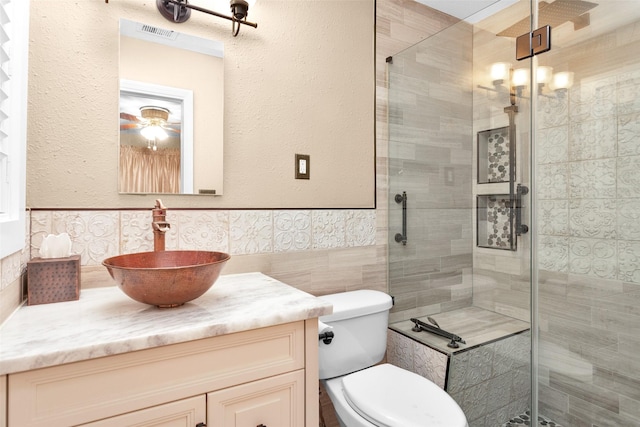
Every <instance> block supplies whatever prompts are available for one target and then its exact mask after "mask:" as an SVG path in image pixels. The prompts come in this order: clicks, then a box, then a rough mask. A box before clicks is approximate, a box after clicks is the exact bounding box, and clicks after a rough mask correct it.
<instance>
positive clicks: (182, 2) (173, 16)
mask: <svg viewBox="0 0 640 427" xmlns="http://www.w3.org/2000/svg"><path fill="white" fill-rule="evenodd" d="M156 6H157V7H158V10H159V11H160V14H161V15H162V16H164V17H165V18H166V19H167V20H169V21H171V22H175V23H182V22H185V21H187V20H188V19H189V17H190V16H191V10H192V9H193V10H197V11H198V12H204V13H208V14H209V15H213V16H217V17H218V18H223V19H228V20H229V21H231V33H232V34H233V36H234V37H235V36H237V35H238V33H239V32H240V25H241V24H242V25H248V26H250V27H253V28H258V24H256V23H254V22H249V21H247V15H248V13H249V3H248V2H247V1H246V0H231V2H230V3H229V6H230V8H231V16H228V15H223V14H221V13H218V12H215V11H213V10H209V9H205V8H203V7H200V6H195V5H192V4H189V1H188V0H156Z"/></svg>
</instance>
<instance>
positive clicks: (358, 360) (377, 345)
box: [319, 290, 468, 427]
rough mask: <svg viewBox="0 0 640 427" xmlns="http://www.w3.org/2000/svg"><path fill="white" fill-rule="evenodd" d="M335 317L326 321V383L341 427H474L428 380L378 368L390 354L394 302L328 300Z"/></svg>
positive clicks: (374, 297) (351, 295)
mask: <svg viewBox="0 0 640 427" xmlns="http://www.w3.org/2000/svg"><path fill="white" fill-rule="evenodd" d="M322 298H324V299H326V300H328V301H329V302H331V303H332V304H333V314H331V315H328V316H323V317H321V318H320V325H321V332H323V331H324V332H326V331H328V330H331V332H333V335H334V336H333V339H332V340H331V342H330V343H325V342H324V341H323V340H320V341H319V367H320V379H321V381H322V383H323V385H324V387H325V390H326V391H327V394H328V395H329V398H330V399H331V402H332V403H333V406H334V409H335V412H336V416H337V418H338V421H339V422H340V425H341V427H432V426H433V427H468V424H467V420H466V417H465V415H464V413H463V412H462V410H461V409H460V407H459V406H458V404H457V403H456V402H455V401H454V400H453V398H451V396H449V395H448V394H447V393H446V392H445V391H444V390H442V389H441V388H440V387H438V386H437V385H436V384H434V383H433V382H431V381H429V380H428V379H426V378H424V377H421V376H420V375H417V374H415V373H413V372H409V371H407V370H405V369H402V368H399V367H397V366H394V365H391V364H380V365H378V363H379V362H380V361H381V360H382V359H383V357H384V353H385V351H386V337H387V326H388V314H389V309H390V308H391V305H392V302H391V298H390V297H389V296H388V295H387V294H385V293H383V292H378V291H370V290H363V291H353V292H344V293H341V294H333V295H326V296H323V297H322Z"/></svg>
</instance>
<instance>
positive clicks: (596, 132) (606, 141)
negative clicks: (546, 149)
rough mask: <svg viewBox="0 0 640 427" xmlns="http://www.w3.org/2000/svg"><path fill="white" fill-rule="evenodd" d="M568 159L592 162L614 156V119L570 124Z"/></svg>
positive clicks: (615, 133) (615, 128)
mask: <svg viewBox="0 0 640 427" xmlns="http://www.w3.org/2000/svg"><path fill="white" fill-rule="evenodd" d="M570 135H571V137H570V139H569V157H570V160H571V161H576V160H593V159H602V158H610V157H615V156H616V151H617V137H618V134H617V123H616V118H615V117H613V116H611V117H606V118H603V119H596V120H588V121H581V122H572V123H571V132H570Z"/></svg>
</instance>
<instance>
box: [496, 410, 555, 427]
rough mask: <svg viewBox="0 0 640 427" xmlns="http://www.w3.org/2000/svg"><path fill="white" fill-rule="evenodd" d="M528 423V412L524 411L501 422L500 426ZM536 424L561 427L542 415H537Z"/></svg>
mask: <svg viewBox="0 0 640 427" xmlns="http://www.w3.org/2000/svg"><path fill="white" fill-rule="evenodd" d="M529 425H531V418H530V412H529V411H526V412H525V413H524V414H522V415H518V416H517V417H513V418H511V419H510V420H509V421H507V422H506V423H504V424H502V427H519V426H529ZM538 425H540V426H546V427H562V425H561V424H557V423H555V422H553V421H551V420H550V419H548V418H545V417H543V416H538Z"/></svg>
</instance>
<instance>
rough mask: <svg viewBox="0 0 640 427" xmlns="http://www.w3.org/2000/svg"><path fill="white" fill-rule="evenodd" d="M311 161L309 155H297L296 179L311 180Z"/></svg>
mask: <svg viewBox="0 0 640 427" xmlns="http://www.w3.org/2000/svg"><path fill="white" fill-rule="evenodd" d="M309 161H310V157H309V155H307V154H296V179H309V166H310V162H309Z"/></svg>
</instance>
